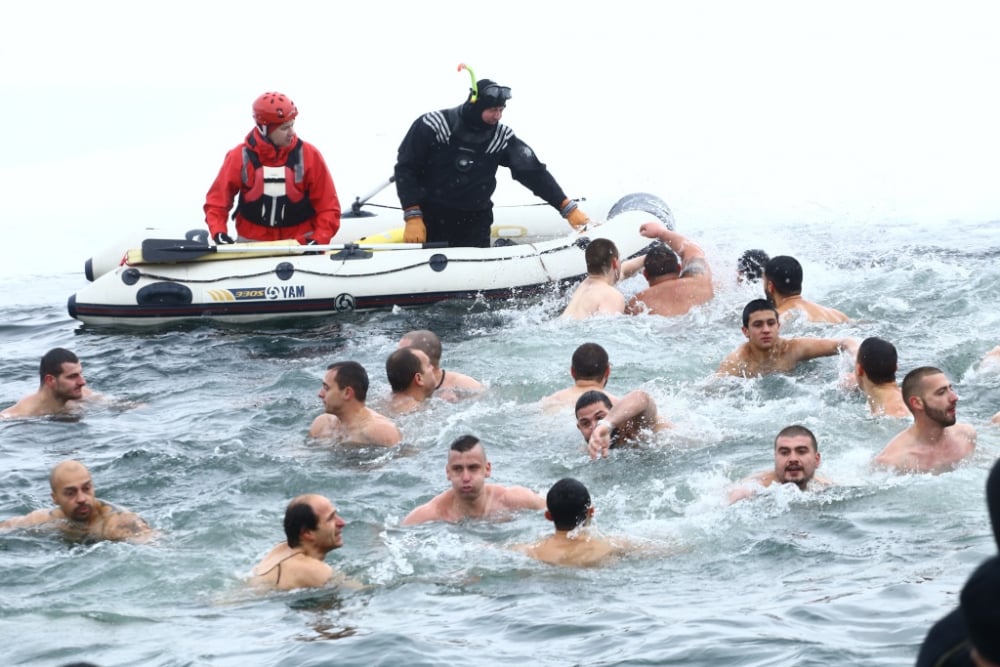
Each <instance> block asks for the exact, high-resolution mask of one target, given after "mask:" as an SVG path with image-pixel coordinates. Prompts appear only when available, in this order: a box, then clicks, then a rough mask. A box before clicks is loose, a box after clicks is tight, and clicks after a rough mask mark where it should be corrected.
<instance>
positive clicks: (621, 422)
mask: <svg viewBox="0 0 1000 667" xmlns="http://www.w3.org/2000/svg"><path fill="white" fill-rule="evenodd" d="M656 418H657V410H656V403H655V402H653V399H652V397H651V396H650V395H649V394H647V393H646V392H644V391H642V390H640V389H636V390H635V391H630V392H629V393H627V394H625V395H624V396H622V398H621V399H620V400H619V401H618V402H617V403H615V404H614V406H613V407H612V408H611V409H610V410H609V411H608V414H607V416H606V417H605V418H604V419H602V420H601V421H602V422H607V423H610V425H611V428H608V424H607V423H601V424H598V425H597V426H595V427H594V430H593V431H592V432H591V434H590V440H589V441H588V442H587V453H588V454H589V455H590V458H591V459H596V458H597V457H598V455H600V456H607V455H608V451H609V450H610V449H611V431H612V429H615V428H626V427H627V428H629V430H631V431H636V430H638V429H639V428H652V427H653V426H654V425H655V424H656Z"/></svg>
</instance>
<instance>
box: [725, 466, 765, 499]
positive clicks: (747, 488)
mask: <svg viewBox="0 0 1000 667" xmlns="http://www.w3.org/2000/svg"><path fill="white" fill-rule="evenodd" d="M773 481H774V473H773V472H770V471H764V472H759V473H756V474H754V475H751V476H750V477H745V478H743V479H741V480H740V481H739V482H737V483H736V484H735V485H733V486H732V487H730V489H729V492H728V493H727V494H726V499H727V500H728V502H729V504H730V505H732V504H733V503H735V502H739V501H740V500H745V499H747V498H749V497H751V496H753V495H754V494H755V493H757V492H758V491H760V490H761V489H762V488H764V487H766V486H770V485H771V483H772V482H773Z"/></svg>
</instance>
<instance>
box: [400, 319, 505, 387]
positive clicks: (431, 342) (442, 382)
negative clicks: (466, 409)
mask: <svg viewBox="0 0 1000 667" xmlns="http://www.w3.org/2000/svg"><path fill="white" fill-rule="evenodd" d="M398 347H412V348H414V349H417V350H423V352H424V354H426V355H427V358H428V359H430V362H431V366H433V367H434V372H435V373H436V374H437V376H438V384H437V386H436V387H435V388H434V390H435V392H436V393H437V394H438V395H439V396H441V398H443V399H444V400H446V401H456V400H458V399H459V398H461V397H464V396H469V395H473V394H478V393H481V392H483V391H485V390H486V387H484V386H483V384H482V383H481V382H479V381H478V380H476V379H474V378H472V377H470V376H468V375H465V374H464V373H459V372H458V371H455V370H452V371H446V370H445V369H443V368H441V352H442V348H441V338H440V336H438V335H437V334H436V333H434V332H433V331H431V330H430V329H417V330H415V331H409V332H407V333H405V334H403V337H402V338H400V339H399V345H398Z"/></svg>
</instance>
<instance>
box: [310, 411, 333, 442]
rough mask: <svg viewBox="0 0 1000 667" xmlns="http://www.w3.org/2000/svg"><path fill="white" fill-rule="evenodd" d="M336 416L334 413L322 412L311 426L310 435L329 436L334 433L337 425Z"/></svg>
mask: <svg viewBox="0 0 1000 667" xmlns="http://www.w3.org/2000/svg"><path fill="white" fill-rule="evenodd" d="M336 419H337V418H336V417H334V416H333V415H328V414H322V415H319V416H318V417H316V419H314V420H313V423H312V426H310V427H309V437H310V438H329V437H330V436H332V435H333V429H334V426H335V425H336Z"/></svg>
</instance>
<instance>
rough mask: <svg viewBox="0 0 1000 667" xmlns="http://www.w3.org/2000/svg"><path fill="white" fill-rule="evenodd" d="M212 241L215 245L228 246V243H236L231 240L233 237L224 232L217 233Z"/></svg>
mask: <svg viewBox="0 0 1000 667" xmlns="http://www.w3.org/2000/svg"><path fill="white" fill-rule="evenodd" d="M212 240H213V241H215V243H216V244H217V245H229V244H230V243H236V241H234V240H233V237H232V236H230V235H229V234H227V233H225V232H219V233H218V234H216V235H215V236H213V237H212Z"/></svg>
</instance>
